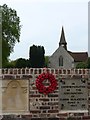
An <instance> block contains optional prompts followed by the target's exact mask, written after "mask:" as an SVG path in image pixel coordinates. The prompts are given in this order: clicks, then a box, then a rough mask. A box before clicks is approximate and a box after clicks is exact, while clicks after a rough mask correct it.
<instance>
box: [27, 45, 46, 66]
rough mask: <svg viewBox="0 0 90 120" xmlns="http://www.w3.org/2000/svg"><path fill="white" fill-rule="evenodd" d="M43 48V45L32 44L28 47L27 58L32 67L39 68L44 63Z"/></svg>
mask: <svg viewBox="0 0 90 120" xmlns="http://www.w3.org/2000/svg"><path fill="white" fill-rule="evenodd" d="M44 54H45V50H44V47H43V46H36V45H33V46H31V47H30V52H29V60H30V63H31V67H33V68H41V67H44V65H45V57H44Z"/></svg>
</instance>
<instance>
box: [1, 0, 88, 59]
mask: <svg viewBox="0 0 90 120" xmlns="http://www.w3.org/2000/svg"><path fill="white" fill-rule="evenodd" d="M3 4H7V5H8V7H11V8H12V9H15V10H16V11H17V15H18V16H19V17H20V21H21V22H20V24H21V25H22V28H21V35H20V42H19V43H16V45H15V47H14V52H13V53H12V54H11V55H10V59H11V60H15V59H18V58H26V59H28V58H29V48H30V46H32V45H33V44H34V45H41V46H44V49H45V55H52V54H53V52H54V51H55V50H56V49H57V48H58V47H59V41H60V35H61V29H62V26H63V27H64V32H65V38H66V41H67V48H68V50H70V51H73V52H81V51H82V52H83V51H84V52H87V51H88V0H72V1H70V0H0V5H3Z"/></svg>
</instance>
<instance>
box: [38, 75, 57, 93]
mask: <svg viewBox="0 0 90 120" xmlns="http://www.w3.org/2000/svg"><path fill="white" fill-rule="evenodd" d="M46 79H48V80H49V82H50V85H49V86H45V85H44V84H43V81H44V80H46ZM36 87H37V89H38V91H39V92H40V93H43V94H49V93H52V92H53V91H54V90H55V89H56V87H57V81H56V79H55V77H54V75H53V74H50V73H42V74H40V75H39V76H38V77H37V79H36Z"/></svg>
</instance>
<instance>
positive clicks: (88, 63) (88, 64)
mask: <svg viewBox="0 0 90 120" xmlns="http://www.w3.org/2000/svg"><path fill="white" fill-rule="evenodd" d="M87 68H89V69H90V57H89V58H88V60H87Z"/></svg>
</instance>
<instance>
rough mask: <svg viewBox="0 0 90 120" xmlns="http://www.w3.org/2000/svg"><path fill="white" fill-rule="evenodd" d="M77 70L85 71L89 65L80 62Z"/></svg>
mask: <svg viewBox="0 0 90 120" xmlns="http://www.w3.org/2000/svg"><path fill="white" fill-rule="evenodd" d="M76 68H77V69H85V68H87V63H86V62H80V63H78V64H77V65H76Z"/></svg>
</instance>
